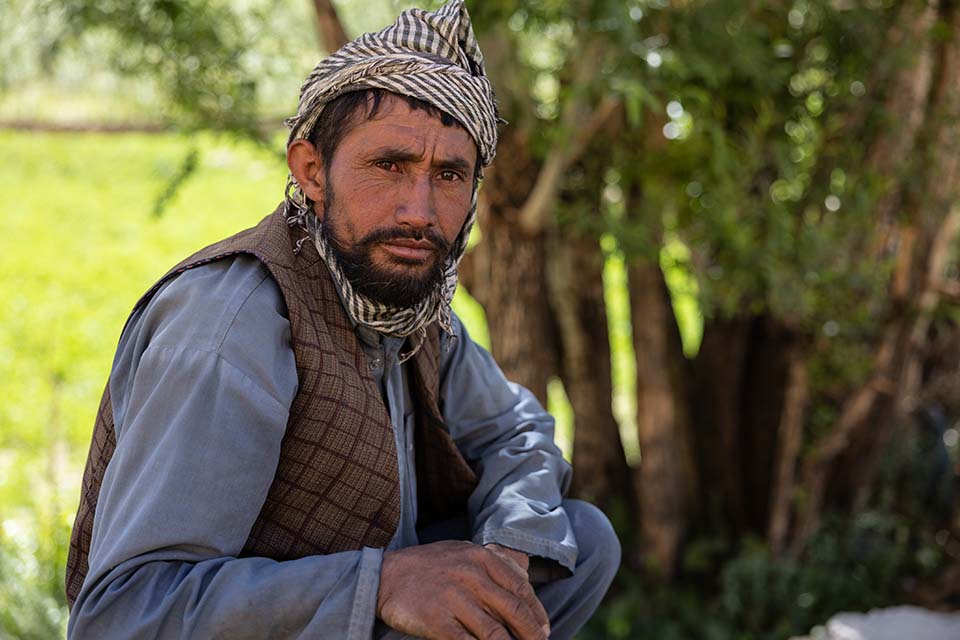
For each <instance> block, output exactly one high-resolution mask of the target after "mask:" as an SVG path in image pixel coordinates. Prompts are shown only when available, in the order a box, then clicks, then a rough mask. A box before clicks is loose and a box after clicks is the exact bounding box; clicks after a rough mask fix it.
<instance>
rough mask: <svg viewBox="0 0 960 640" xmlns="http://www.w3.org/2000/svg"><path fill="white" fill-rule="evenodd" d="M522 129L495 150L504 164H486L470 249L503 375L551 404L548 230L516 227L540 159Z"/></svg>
mask: <svg viewBox="0 0 960 640" xmlns="http://www.w3.org/2000/svg"><path fill="white" fill-rule="evenodd" d="M528 149H529V147H528V145H527V142H526V140H525V138H524V136H523V133H522V132H520V131H516V130H513V131H510V130H508V131H507V132H505V133H504V135H503V136H502V137H501V139H500V145H499V150H498V154H499V155H500V157H506V158H510V159H511V162H510V163H509V166H507V167H506V168H504V169H503V170H500V169H498V167H497V165H493V166H491V167H490V168H489V169H488V171H487V176H486V179H485V180H484V185H483V192H482V194H483V206H482V207H481V208H480V216H479V226H480V231H481V233H482V240H481V242H480V243H479V244H477V246H476V247H474V249H473V251H472V252H471V253H472V255H471V257H470V260H471V264H470V266H469V270H470V271H471V273H470V280H471V284H472V285H473V286H472V287H471V289H470V293H471V294H472V295H473V296H474V297H475V298H476V299H477V301H479V302H480V304H482V305H483V307H484V309H485V310H486V314H487V324H488V326H489V327H490V343H491V351H492V353H493V356H494V357H495V358H496V360H497V363H498V364H499V365H500V368H501V369H503V372H504V373H505V374H506V376H507V377H508V378H509V379H511V380H513V381H515V382H517V383H519V384H522V385H523V386H525V387H527V388H528V389H530V390H531V391H533V393H534V395H536V396H537V398H538V399H539V400H540V402H542V403H543V404H544V406H546V402H547V383H548V382H549V380H550V378H552V377H554V376H555V375H557V374H558V373H559V371H560V367H559V346H558V344H559V343H558V336H557V329H556V324H555V319H554V314H553V310H552V308H551V305H550V301H549V299H548V295H547V281H546V245H545V237H546V235H545V233H543V232H541V233H538V234H524V233H521V232H520V231H518V230H517V226H516V223H517V216H518V214H519V211H520V209H521V208H522V205H523V203H524V201H525V199H526V196H527V194H528V193H529V190H530V188H531V185H532V184H533V182H534V181H535V180H536V176H537V173H536V172H537V165H536V163H535V162H534V161H533V159H532V158H531V157H530V155H529V151H528Z"/></svg>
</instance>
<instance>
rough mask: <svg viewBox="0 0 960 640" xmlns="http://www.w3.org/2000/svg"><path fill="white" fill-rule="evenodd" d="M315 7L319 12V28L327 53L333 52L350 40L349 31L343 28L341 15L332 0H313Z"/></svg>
mask: <svg viewBox="0 0 960 640" xmlns="http://www.w3.org/2000/svg"><path fill="white" fill-rule="evenodd" d="M313 8H314V10H315V11H316V12H317V30H318V31H319V33H320V41H321V42H322V43H323V47H324V48H325V49H326V50H327V53H333V52H334V51H336V50H337V49H339V48H340V47H342V46H343V45H345V44H347V43H348V42H350V38H348V37H347V31H346V29H344V28H343V23H342V22H341V21H340V16H338V15H337V10H336V8H335V7H334V6H333V2H332V1H331V0H313Z"/></svg>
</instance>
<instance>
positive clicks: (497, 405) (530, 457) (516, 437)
mask: <svg viewBox="0 0 960 640" xmlns="http://www.w3.org/2000/svg"><path fill="white" fill-rule="evenodd" d="M457 331H458V332H459V333H460V339H458V340H457V341H456V342H454V343H453V345H452V348H451V349H450V350H449V352H448V353H447V355H446V358H445V361H444V367H443V370H442V372H443V378H442V386H441V389H442V392H443V397H444V399H445V407H444V418H445V420H446V422H447V425H448V426H449V428H450V433H451V435H452V436H453V438H454V440H455V441H456V443H457V447H458V448H459V449H460V452H461V453H462V454H463V456H464V457H465V458H466V459H467V460H468V461H469V462H470V463H471V465H473V467H474V469H475V470H476V471H477V475H478V478H479V483H478V485H477V487H476V489H475V490H474V492H473V494H472V496H471V497H470V500H469V503H468V511H469V513H468V515H469V517H470V521H471V523H472V524H473V527H474V536H473V541H474V542H476V543H478V544H489V543H497V544H500V545H503V546H505V547H509V548H512V549H516V550H519V551H523V552H524V553H527V554H529V555H531V556H538V557H543V558H548V559H551V560H555V561H556V562H558V563H560V564H561V565H563V566H565V567H566V568H568V569H571V568H572V567H573V565H574V564H575V562H576V554H577V548H576V541H575V539H574V536H573V530H572V528H571V527H570V523H569V520H568V518H567V515H566V513H565V512H564V511H563V507H562V501H563V494H564V492H565V491H566V490H567V488H568V487H569V485H570V475H571V469H570V465H569V463H567V461H566V460H564V458H563V454H562V452H561V451H560V449H559V448H558V447H557V446H556V444H555V443H554V438H553V436H554V421H553V417H552V416H550V414H548V413H547V412H546V411H545V410H544V409H543V407H542V406H541V405H540V403H539V402H538V401H537V399H536V398H535V397H534V396H533V394H532V393H531V392H530V391H529V390H527V389H525V388H523V387H521V386H519V385H516V384H513V383H510V382H508V381H507V380H506V379H505V378H504V376H503V373H502V372H501V371H500V369H499V367H497V365H496V363H495V362H494V361H493V359H492V358H491V357H490V354H488V353H487V352H486V351H484V350H483V349H482V348H480V347H478V346H477V345H476V344H475V343H474V342H473V341H472V340H470V338H469V336H468V335H467V334H466V331H465V330H464V329H463V327H462V325H461V324H460V323H459V322H458V323H457Z"/></svg>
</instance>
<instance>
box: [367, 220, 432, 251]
mask: <svg viewBox="0 0 960 640" xmlns="http://www.w3.org/2000/svg"><path fill="white" fill-rule="evenodd" d="M401 238H403V239H407V240H417V241H421V240H426V241H427V242H429V243H430V244H432V245H433V246H434V247H435V248H436V249H437V250H438V251H440V252H442V253H443V255H446V254H447V253H448V252H449V251H450V243H449V242H447V239H446V238H445V237H443V234H442V233H440V232H439V231H437V230H436V229H433V228H427V229H423V230H418V229H410V228H408V227H393V228H389V229H377V230H375V231H371V232H370V233H368V234H367V235H365V236H364V237H363V238H362V239H361V240H360V242H358V243H357V247H358V248H362V247H369V246H370V245H373V244H377V243H378V242H386V241H389V240H398V239H401Z"/></svg>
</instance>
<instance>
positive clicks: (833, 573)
mask: <svg viewBox="0 0 960 640" xmlns="http://www.w3.org/2000/svg"><path fill="white" fill-rule="evenodd" d="M911 525H912V523H910V522H908V521H904V520H899V519H897V518H894V517H891V516H887V515H882V514H879V513H863V514H861V515H859V516H858V517H856V518H854V519H853V520H852V521H843V520H834V521H831V522H829V523H828V524H826V525H825V526H824V527H823V529H822V530H821V531H820V532H819V534H818V535H817V536H816V537H814V538H813V539H812V540H811V542H810V545H809V547H808V548H807V550H806V551H805V553H804V554H803V556H801V557H800V558H799V559H794V558H791V557H789V556H787V557H783V558H777V557H775V556H773V555H772V554H771V553H770V551H769V549H768V548H767V547H766V545H765V544H764V543H763V541H761V540H756V539H745V540H743V541H741V543H740V544H739V551H738V552H737V554H736V555H735V556H733V557H732V558H729V559H726V560H724V559H722V558H718V557H717V556H716V555H715V554H716V551H717V550H718V549H722V548H724V547H725V546H726V543H725V542H724V541H722V540H700V541H696V542H694V543H693V544H691V545H690V546H689V547H688V553H687V556H686V559H685V562H684V569H685V571H686V572H687V576H686V579H684V580H681V581H677V582H675V583H672V584H662V583H658V582H657V581H654V580H647V579H645V578H644V577H643V576H641V575H638V574H635V573H631V572H621V574H620V575H619V576H618V579H617V584H616V587H615V588H616V589H617V591H616V592H615V595H614V596H613V597H611V598H610V599H609V600H608V602H607V603H606V604H605V605H604V607H603V608H602V609H601V611H600V613H599V614H598V615H597V616H595V617H594V619H593V620H592V621H591V623H590V625H589V627H588V628H587V629H586V630H585V631H584V633H583V634H582V635H583V637H584V638H588V639H589V638H597V639H600V638H604V639H606V638H657V639H658V640H673V639H676V640H700V639H703V640H768V639H769V640H779V639H781V638H787V637H791V636H793V635H800V634H805V633H808V632H809V631H810V630H811V629H812V628H813V627H815V626H816V625H818V624H822V623H823V622H825V621H826V620H827V619H828V618H829V617H830V616H832V615H833V614H835V613H837V612H839V611H867V610H869V609H871V608H874V607H882V606H889V605H892V604H898V603H899V602H900V598H901V597H902V588H903V586H904V583H905V582H907V581H908V580H911V579H917V578H922V577H924V576H927V575H929V574H931V573H932V572H933V571H934V570H935V568H936V567H937V565H938V563H939V562H940V561H941V558H942V551H941V550H940V548H939V545H937V544H936V543H935V542H934V541H933V540H932V539H922V538H920V539H917V538H916V537H915V536H913V535H912V534H911ZM704 554H706V555H704Z"/></svg>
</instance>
